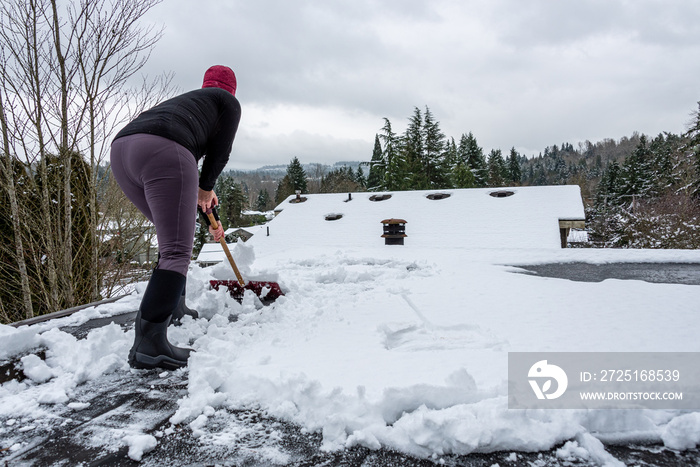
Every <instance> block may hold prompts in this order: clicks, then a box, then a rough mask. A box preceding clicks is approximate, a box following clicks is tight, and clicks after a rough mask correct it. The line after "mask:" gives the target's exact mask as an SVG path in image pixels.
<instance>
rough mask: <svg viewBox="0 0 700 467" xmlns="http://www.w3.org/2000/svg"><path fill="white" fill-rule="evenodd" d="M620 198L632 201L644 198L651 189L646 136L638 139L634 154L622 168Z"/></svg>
mask: <svg viewBox="0 0 700 467" xmlns="http://www.w3.org/2000/svg"><path fill="white" fill-rule="evenodd" d="M621 177H622V193H621V195H622V196H627V197H629V198H630V201H631V200H632V199H637V198H644V197H646V196H647V195H648V194H649V193H650V191H651V188H652V177H653V173H652V167H651V151H650V150H649V147H648V145H647V137H646V135H642V136H641V137H640V138H639V143H638V144H637V147H636V148H635V150H634V152H633V153H632V154H630V155H629V156H628V157H627V158H626V159H625V162H624V164H623V166H622V174H621Z"/></svg>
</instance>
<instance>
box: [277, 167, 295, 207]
mask: <svg viewBox="0 0 700 467" xmlns="http://www.w3.org/2000/svg"><path fill="white" fill-rule="evenodd" d="M293 194H294V185H293V184H292V181H291V179H290V178H289V174H287V175H285V176H284V178H282V180H280V182H279V183H278V184H277V190H276V191H275V204H280V203H281V202H282V201H284V200H285V199H287V198H288V197H289V196H290V195H293Z"/></svg>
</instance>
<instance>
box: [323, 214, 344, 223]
mask: <svg viewBox="0 0 700 467" xmlns="http://www.w3.org/2000/svg"><path fill="white" fill-rule="evenodd" d="M342 217H343V215H342V214H328V215H326V220H327V221H337V220H338V219H340V218H342Z"/></svg>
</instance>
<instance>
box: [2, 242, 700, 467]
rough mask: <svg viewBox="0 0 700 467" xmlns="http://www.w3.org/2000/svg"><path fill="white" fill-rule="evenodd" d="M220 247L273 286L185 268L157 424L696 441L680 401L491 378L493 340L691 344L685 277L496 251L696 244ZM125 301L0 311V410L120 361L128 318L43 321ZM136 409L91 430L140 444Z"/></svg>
mask: <svg viewBox="0 0 700 467" xmlns="http://www.w3.org/2000/svg"><path fill="white" fill-rule="evenodd" d="M237 253H238V256H239V259H240V262H241V263H242V264H243V265H244V270H247V271H248V273H249V275H250V273H251V271H252V273H253V274H252V275H254V276H257V277H262V278H270V277H273V272H276V273H277V274H278V276H277V278H278V280H279V282H280V283H281V284H283V285H284V287H285V289H286V291H287V296H286V297H284V298H282V299H280V300H278V301H277V302H276V303H275V304H273V305H271V306H268V307H261V306H260V305H259V304H256V303H255V300H254V298H253V297H252V296H250V297H247V299H246V300H245V301H244V303H243V304H238V303H237V302H235V301H233V300H232V299H230V297H228V296H227V294H226V293H220V292H214V291H211V290H208V287H207V286H206V284H207V282H208V280H209V279H210V278H211V277H212V275H213V276H214V277H217V278H230V276H231V273H230V272H229V271H228V269H227V268H226V265H225V264H221V265H219V266H216V267H213V268H208V269H199V268H194V269H192V271H191V274H190V276H189V281H188V302H189V304H190V306H192V307H195V308H198V309H199V311H200V312H202V314H203V315H204V316H205V318H203V319H199V320H196V321H192V320H189V319H187V320H186V321H185V323H184V325H183V326H182V327H181V328H178V329H173V330H172V332H171V338H172V340H174V341H175V342H177V343H180V344H191V345H192V346H193V347H194V348H195V350H196V353H195V354H194V355H193V356H192V358H191V360H190V366H189V370H188V372H187V373H186V380H187V390H186V391H183V392H182V394H181V395H180V396H179V400H177V406H176V407H175V414H174V415H173V416H172V418H170V420H169V421H168V424H171V426H173V427H179V426H182V425H183V424H184V425H185V426H187V427H188V429H189V430H191V431H192V434H193V436H194V437H196V438H198V439H200V440H201V442H202V443H211V442H213V441H217V442H221V443H227V442H228V443H235V441H236V437H237V436H239V435H240V433H235V432H233V433H228V434H227V433H223V434H222V433H221V432H220V431H216V432H212V431H211V430H210V427H211V420H215V419H216V418H217V417H218V416H220V415H221V414H222V413H225V412H227V411H231V410H245V409H250V408H255V409H257V410H262V411H263V412H264V413H265V414H267V415H268V416H270V417H274V418H276V419H279V420H285V421H289V422H293V423H294V424H298V425H300V426H301V427H303V428H304V429H306V430H308V431H311V432H317V433H320V434H321V435H322V444H323V448H324V449H327V450H331V451H332V450H338V449H343V448H348V447H352V446H358V445H359V446H365V447H369V448H373V449H374V448H377V447H379V446H383V447H388V448H391V449H395V450H398V451H401V452H405V453H409V454H412V455H416V456H419V457H427V458H432V457H433V456H438V457H439V456H442V455H444V454H466V453H470V452H492V451H538V450H548V449H550V448H552V447H554V446H556V445H560V444H561V443H563V442H566V441H571V443H570V444H567V445H566V446H568V447H567V449H568V451H567V452H568V453H569V454H571V455H577V456H579V457H584V458H585V457H586V456H588V458H592V459H593V460H594V461H596V462H599V463H605V462H606V461H610V462H612V457H609V454H608V453H607V452H606V451H605V450H604V448H603V446H602V445H601V444H600V443H599V442H598V441H597V440H602V441H604V442H606V443H607V442H622V443H628V442H636V441H640V440H642V441H656V442H660V443H664V444H665V445H666V446H668V447H670V448H673V449H688V448H693V447H695V445H696V444H697V443H698V442H700V416H699V414H698V413H681V412H677V411H649V410H629V411H600V410H598V411H580V410H578V411H577V410H554V411H546V410H543V411H513V410H508V409H507V386H506V378H507V353H508V352H509V351H699V350H700V344H699V343H698V339H697V335H698V334H699V332H700V322H699V321H698V320H697V315H696V313H697V311H698V309H697V303H700V286H696V285H672V284H650V283H646V282H641V281H621V280H606V281H603V282H600V283H586V282H574V281H568V280H561V279H550V278H543V277H536V276H529V275H522V274H513V273H512V271H513V270H514V268H513V267H512V266H510V265H519V264H534V263H550V262H569V261H584V262H590V263H601V262H610V261H622V262H625V261H640V262H641V261H644V262H655V261H668V262H696V263H697V262H700V255H699V254H698V252H655V251H654V252H652V251H646V252H644V251H601V250H541V251H526V252H523V251H507V250H498V251H496V250H491V251H473V250H463V251H455V249H451V250H449V251H442V250H439V249H434V250H432V251H417V250H416V249H412V248H407V247H379V248H376V249H374V250H370V251H368V250H367V249H363V250H362V251H351V250H345V251H335V252H330V251H329V252H319V251H317V250H313V249H309V250H308V251H303V250H301V249H299V250H295V251H293V252H288V253H287V254H286V255H285V259H284V263H283V264H282V263H280V260H279V259H278V258H276V257H274V256H268V257H263V256H262V255H259V257H258V258H257V259H256V260H254V261H253V258H252V254H253V251H252V250H251V249H250V248H249V247H248V248H242V249H241V251H239V252H237ZM253 266H254V267H253ZM138 302H139V295H138V294H136V295H134V296H131V297H128V298H126V299H123V300H121V301H119V302H117V303H113V304H108V305H104V306H102V307H99V308H98V309H88V310H85V311H82V312H79V313H78V314H76V315H74V316H72V317H69V318H63V319H62V320H56V322H51V323H47V324H41V325H35V326H32V327H29V328H26V327H23V328H19V329H14V328H10V327H1V328H0V333H2V344H0V357H2V358H4V359H7V358H11V357H12V356H13V355H19V354H26V355H25V356H23V357H22V359H21V362H22V363H21V366H22V369H23V371H24V373H25V374H26V375H27V376H28V377H29V379H28V380H25V381H24V382H21V383H18V382H16V381H10V382H6V383H5V384H3V385H2V387H0V417H2V420H5V423H6V424H11V425H13V424H15V423H16V424H17V425H21V426H18V429H19V430H20V432H21V430H31V429H32V428H33V426H36V425H37V424H38V423H41V420H42V419H43V418H45V417H46V416H47V414H50V413H54V411H55V407H56V406H63V407H66V410H68V409H71V410H80V409H82V408H83V407H82V406H81V407H78V406H79V405H81V403H79V402H75V400H74V398H75V397H76V395H77V394H79V393H80V388H81V385H82V384H83V383H85V382H88V381H90V380H94V379H97V378H105V377H109V376H105V375H111V374H117V375H118V374H120V373H123V372H129V370H128V368H127V365H126V363H125V361H126V353H127V351H128V349H129V346H130V344H131V341H132V338H133V331H124V330H123V329H122V328H120V327H119V326H117V325H109V326H106V327H103V328H100V329H96V330H94V331H92V332H91V333H90V334H89V335H88V336H87V338H85V339H80V340H79V339H76V338H74V337H73V336H71V335H70V334H68V333H66V332H64V331H60V330H58V329H57V326H59V325H61V326H65V325H68V324H77V323H80V322H82V321H85V320H87V319H89V318H95V317H98V316H106V315H110V314H117V313H120V312H123V311H125V310H133V309H135V308H136V307H137V306H138ZM234 316H235V317H236V320H232V318H233V317H234ZM32 348H41V349H44V350H43V355H42V356H41V357H42V358H40V356H37V355H35V353H32V352H29V353H27V352H28V351H30V350H31V349H32ZM13 420H14V421H13ZM11 421H13V422H11ZM149 426H150V425H148V424H147V423H144V424H143V425H140V424H139V422H138V421H136V422H134V423H132V424H131V425H129V426H128V427H126V428H125V427H119V428H118V429H115V430H116V432H113V433H109V430H106V432H107V434H108V435H107V434H105V433H103V439H101V440H99V441H98V442H99V443H105V444H107V445H110V444H111V445H113V446H114V447H115V449H116V448H118V447H119V446H122V445H128V446H134V452H133V456H134V457H140V454H139V453H140V452H142V451H148V450H149V449H152V448H153V447H154V446H155V445H156V443H157V442H158V441H157V439H156V438H154V437H153V436H152V435H145V434H143V432H145V431H147V428H148V427H149ZM165 429H167V428H165ZM171 429H172V428H171ZM11 442H12V437H8V438H5V440H4V441H3V443H5V444H4V445H3V446H1V447H2V448H10V449H14V450H21V449H22V446H16V445H15V446H13V445H11V444H10V445H7V444H8V443H11ZM269 456H270V461H274V462H279V463H284V461H285V459H286V458H285V457H284V455H283V454H281V453H279V452H271V453H269Z"/></svg>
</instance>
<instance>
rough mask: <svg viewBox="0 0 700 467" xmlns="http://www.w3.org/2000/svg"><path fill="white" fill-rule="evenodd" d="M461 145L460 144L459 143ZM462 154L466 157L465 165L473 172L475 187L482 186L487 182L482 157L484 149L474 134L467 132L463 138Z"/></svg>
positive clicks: (487, 172)
mask: <svg viewBox="0 0 700 467" xmlns="http://www.w3.org/2000/svg"><path fill="white" fill-rule="evenodd" d="M460 146H461V144H460ZM464 148H465V151H464V154H465V155H466V158H467V167H468V168H469V170H471V171H472V173H473V174H474V180H475V181H476V186H477V187H484V186H486V185H488V182H489V171H488V167H487V165H486V159H485V158H484V151H483V149H481V148H480V147H479V144H478V143H477V142H476V138H475V137H474V135H473V134H472V133H471V132H469V134H468V135H467V137H466V138H465V140H464Z"/></svg>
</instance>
